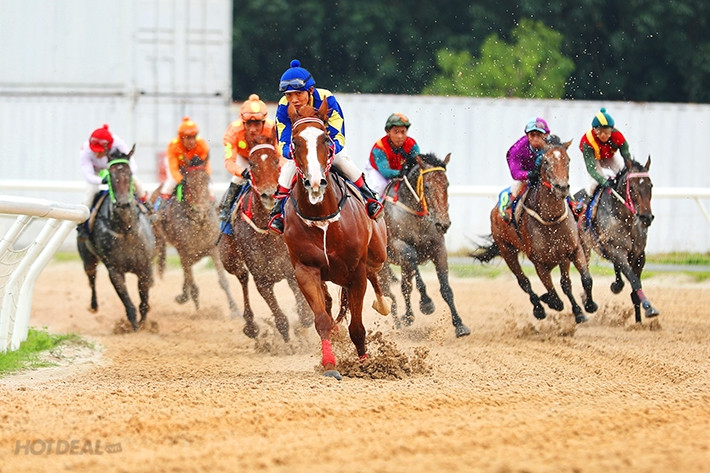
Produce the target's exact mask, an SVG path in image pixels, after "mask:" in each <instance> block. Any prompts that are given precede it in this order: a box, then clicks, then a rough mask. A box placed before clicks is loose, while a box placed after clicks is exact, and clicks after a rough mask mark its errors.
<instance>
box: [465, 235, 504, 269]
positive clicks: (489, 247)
mask: <svg viewBox="0 0 710 473" xmlns="http://www.w3.org/2000/svg"><path fill="white" fill-rule="evenodd" d="M487 239H488V241H489V243H488V244H483V245H478V246H477V248H476V249H475V250H473V251H472V252H470V253H469V254H468V255H469V256H470V257H472V258H473V259H475V260H478V261H480V262H481V263H488V262H490V261H491V260H492V259H493V258H495V257H496V256H500V248H498V245H497V244H496V242H495V241H493V238H492V237H491V236H488V238H487Z"/></svg>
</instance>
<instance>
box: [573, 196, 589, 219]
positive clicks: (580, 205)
mask: <svg viewBox="0 0 710 473" xmlns="http://www.w3.org/2000/svg"><path fill="white" fill-rule="evenodd" d="M591 200H592V197H591V196H590V195H589V194H587V191H586V190H585V189H582V190H581V191H579V192H577V193H576V194H575V195H574V213H575V214H576V215H577V216H580V215H584V213H585V212H586V211H587V206H588V205H589V202H590V201H591Z"/></svg>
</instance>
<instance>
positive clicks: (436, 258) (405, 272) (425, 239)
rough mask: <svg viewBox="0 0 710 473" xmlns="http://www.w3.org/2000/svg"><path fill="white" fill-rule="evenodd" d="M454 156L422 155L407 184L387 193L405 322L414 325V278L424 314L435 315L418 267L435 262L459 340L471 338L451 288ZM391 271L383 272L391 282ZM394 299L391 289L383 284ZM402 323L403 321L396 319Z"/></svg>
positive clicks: (390, 239) (389, 237)
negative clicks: (450, 167)
mask: <svg viewBox="0 0 710 473" xmlns="http://www.w3.org/2000/svg"><path fill="white" fill-rule="evenodd" d="M450 159H451V154H448V155H447V156H446V158H445V159H444V160H443V161H441V160H439V159H438V158H437V157H436V156H434V155H433V154H422V155H420V156H418V157H417V162H416V164H414V165H412V166H409V170H408V171H406V174H405V176H404V178H403V179H401V180H395V181H393V182H392V183H391V184H390V186H388V188H387V189H386V190H385V192H384V194H385V195H384V204H385V221H386V223H387V241H388V248H387V254H388V263H392V264H396V265H398V266H400V267H401V268H402V279H401V288H402V295H403V297H404V303H405V314H404V317H403V322H404V324H405V325H411V323H412V322H413V321H414V313H413V312H412V304H411V294H412V277H414V278H415V279H416V281H417V288H418V289H419V292H420V294H421V301H420V309H421V310H422V312H423V313H425V314H430V313H432V312H433V311H434V306H433V302H432V300H431V298H430V297H429V296H428V295H427V293H426V286H425V285H424V282H423V281H422V279H421V275H420V274H419V269H418V266H419V265H421V264H424V263H426V262H427V261H432V262H433V263H434V267H435V268H436V275H437V277H438V279H439V289H440V291H441V296H442V297H443V298H444V300H445V301H446V303H447V304H448V306H449V310H450V311H451V322H452V323H453V325H454V328H455V329H456V336H457V337H463V336H466V335H470V333H471V331H470V330H469V328H468V327H466V325H464V323H463V321H462V320H461V317H460V316H459V314H458V311H457V310H456V306H455V305H454V293H453V291H452V290H451V285H450V284H449V263H448V256H447V253H446V242H445V239H444V235H445V234H446V231H447V230H448V229H449V227H450V226H451V220H450V219H449V200H448V199H449V197H448V188H449V180H448V178H447V177H446V165H447V164H449V160H450ZM388 269H389V268H385V269H384V270H383V271H382V272H381V278H382V279H381V280H382V281H387V280H388V279H389V278H388V275H389V274H390V273H389V270H388ZM383 289H384V291H385V294H386V295H387V296H389V297H391V293H390V285H389V284H383ZM392 300H393V304H392V312H393V314H396V303H395V302H396V299H394V298H392ZM395 322H396V323H399V320H398V319H395Z"/></svg>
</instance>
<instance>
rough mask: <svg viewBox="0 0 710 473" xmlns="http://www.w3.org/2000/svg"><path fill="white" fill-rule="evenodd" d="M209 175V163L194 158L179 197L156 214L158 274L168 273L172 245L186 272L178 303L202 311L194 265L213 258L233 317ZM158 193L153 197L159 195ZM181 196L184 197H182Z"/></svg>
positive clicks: (234, 311) (186, 173) (181, 184)
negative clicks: (166, 257) (166, 255)
mask: <svg viewBox="0 0 710 473" xmlns="http://www.w3.org/2000/svg"><path fill="white" fill-rule="evenodd" d="M209 184H210V176H209V174H207V169H206V163H205V162H204V161H202V160H201V159H200V158H197V157H195V158H193V159H192V161H191V162H190V165H189V166H188V167H187V169H186V171H185V173H184V179H183V180H182V182H181V183H180V184H179V185H178V187H177V189H176V191H177V194H178V196H177V198H172V199H170V200H169V201H168V202H167V203H166V204H165V205H164V206H163V207H162V208H161V209H160V210H159V211H158V212H157V213H156V215H155V221H154V224H153V228H154V231H155V238H156V245H157V249H156V251H157V255H158V259H157V265H158V273H159V274H160V275H162V274H163V272H164V270H165V254H166V245H167V243H170V244H171V245H173V246H174V247H175V249H176V250H177V252H178V255H179V256H180V265H181V266H182V271H183V277H184V279H183V284H182V293H181V294H179V295H178V296H176V297H175V300H176V301H177V302H178V303H179V304H184V303H185V302H187V301H188V300H190V299H192V301H193V302H194V303H195V307H196V308H197V309H199V308H200V302H199V288H198V287H197V284H195V278H194V276H193V274H192V266H193V265H194V264H195V263H197V262H198V261H200V260H201V259H202V258H204V257H205V256H210V257H211V258H212V261H213V262H214V266H215V269H216V270H217V278H218V280H219V285H220V286H221V287H222V289H223V290H224V293H225V294H226V295H227V300H228V301H229V310H230V312H231V314H232V316H234V315H236V313H237V304H236V303H235V302H234V299H233V298H232V295H231V294H230V293H229V282H228V281H227V275H226V272H225V271H224V266H223V265H222V261H221V260H220V258H219V251H218V250H217V244H216V243H217V238H218V237H219V221H218V219H217V209H216V208H215V205H214V202H212V199H211V198H210V192H209ZM158 192H159V191H158V190H156V191H155V192H154V193H153V195H154V196H156V195H157V193H158ZM180 194H181V195H180Z"/></svg>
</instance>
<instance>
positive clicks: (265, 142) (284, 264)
mask: <svg viewBox="0 0 710 473" xmlns="http://www.w3.org/2000/svg"><path fill="white" fill-rule="evenodd" d="M275 143H276V136H275V135H274V136H273V137H268V136H264V135H258V136H257V137H256V138H255V140H254V142H253V143H249V147H250V150H251V152H250V154H249V169H250V171H249V173H250V178H249V183H248V184H247V186H248V187H247V188H246V190H245V191H244V192H243V193H242V195H241V196H240V197H239V199H238V200H237V203H236V204H235V206H234V209H233V211H232V217H231V227H232V231H231V234H228V233H224V232H223V233H222V235H220V240H219V243H218V247H219V254H220V258H221V259H222V262H223V263H224V267H225V269H226V270H227V271H228V272H229V273H231V274H234V275H235V276H236V277H237V279H238V280H239V282H240V284H241V285H242V293H243V295H244V320H245V321H246V325H245V326H244V329H243V331H244V334H245V335H246V336H248V337H250V338H256V336H257V335H258V334H259V327H258V326H257V325H256V323H255V322H254V312H253V311H252V309H251V305H250V303H249V284H248V282H249V273H251V275H252V276H253V277H254V283H255V284H256V288H257V289H258V291H259V294H261V296H262V297H263V298H264V300H265V301H266V303H267V304H268V306H269V308H270V309H271V312H272V314H273V316H274V320H275V322H276V329H277V330H278V331H279V333H280V334H281V336H282V337H283V339H284V340H285V341H288V340H289V323H288V319H287V318H286V315H285V314H284V313H283V311H282V310H281V307H279V303H278V301H277V300H276V297H275V295H274V284H276V283H277V282H279V281H281V280H283V279H286V281H287V283H288V285H289V287H290V288H291V290H292V291H293V294H294V296H295V298H296V305H297V308H298V314H299V318H300V321H301V325H302V326H304V327H308V326H310V325H311V324H312V323H313V318H312V317H313V316H312V314H311V312H310V310H309V309H308V305H307V303H306V299H305V298H304V297H303V294H302V293H301V290H300V289H299V287H298V283H297V282H296V275H295V273H294V270H293V265H292V264H291V260H290V259H289V256H288V251H287V249H286V244H285V243H284V241H283V239H282V238H281V237H280V236H278V235H274V234H272V233H271V232H269V231H268V228H267V224H268V223H269V212H270V211H271V209H272V208H273V206H274V205H275V204H276V201H275V199H274V198H273V195H274V193H275V192H276V188H277V186H278V180H279V169H280V159H281V158H280V157H279V154H278V152H277V151H276V147H275V146H274V145H275ZM279 205H280V202H279Z"/></svg>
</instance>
